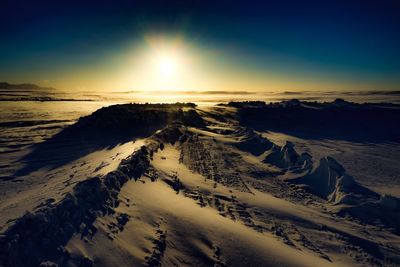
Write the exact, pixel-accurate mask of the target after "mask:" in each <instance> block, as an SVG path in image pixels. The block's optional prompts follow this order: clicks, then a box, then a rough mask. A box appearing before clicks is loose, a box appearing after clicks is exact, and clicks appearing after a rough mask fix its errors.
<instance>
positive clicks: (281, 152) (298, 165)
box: [263, 141, 312, 171]
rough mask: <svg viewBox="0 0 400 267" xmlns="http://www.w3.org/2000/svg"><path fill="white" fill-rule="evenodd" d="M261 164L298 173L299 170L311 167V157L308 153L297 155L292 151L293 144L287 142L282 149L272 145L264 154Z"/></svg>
mask: <svg viewBox="0 0 400 267" xmlns="http://www.w3.org/2000/svg"><path fill="white" fill-rule="evenodd" d="M263 162H264V163H268V164H271V165H274V166H277V167H279V168H281V169H286V170H287V169H291V170H292V171H298V170H299V169H302V170H304V169H307V168H309V167H311V164H312V157H311V155H310V154H308V153H303V154H301V155H299V154H298V153H297V152H296V150H295V149H294V144H293V143H292V142H289V141H287V142H286V144H285V145H284V146H283V147H280V146H277V145H275V144H274V145H273V146H272V147H271V149H270V150H269V151H267V152H266V156H265V159H264V160H263Z"/></svg>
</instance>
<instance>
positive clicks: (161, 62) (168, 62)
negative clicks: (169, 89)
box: [156, 53, 179, 78]
mask: <svg viewBox="0 0 400 267" xmlns="http://www.w3.org/2000/svg"><path fill="white" fill-rule="evenodd" d="M178 67H179V60H178V58H177V56H176V55H174V54H172V53H163V54H160V55H157V58H156V69H157V71H158V72H159V74H160V75H161V76H162V77H164V78H171V77H172V76H175V75H176V74H177V72H178V70H179V68H178Z"/></svg>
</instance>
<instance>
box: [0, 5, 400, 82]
mask: <svg viewBox="0 0 400 267" xmlns="http://www.w3.org/2000/svg"><path fill="white" fill-rule="evenodd" d="M0 10H1V16H0V36H1V42H0V80H4V81H12V82H29V81H32V82H35V81H41V80H43V79H47V78H48V77H49V78H48V79H51V77H52V75H55V73H57V75H60V73H66V72H68V71H69V70H70V69H72V68H76V69H87V68H91V67H93V66H100V65H105V64H107V63H106V62H104V61H105V60H106V59H107V55H109V54H113V53H115V51H118V50H123V49H125V47H126V46H128V45H130V44H131V43H132V41H133V40H136V39H140V38H142V37H143V35H144V34H146V32H148V31H151V32H160V33H164V34H175V33H179V34H181V35H184V36H185V38H187V39H188V40H189V41H190V42H192V43H196V44H198V46H200V47H204V48H207V49H214V50H218V51H223V52H224V55H225V56H226V55H228V57H229V55H231V62H233V63H238V64H239V63H242V66H243V68H246V69H248V70H252V71H254V70H257V72H259V73H262V72H263V70H265V72H273V73H278V74H279V75H280V76H281V77H285V76H288V77H292V76H293V77H298V78H299V79H300V80H301V77H302V76H306V77H307V78H306V79H305V80H308V81H309V80H312V79H313V77H315V79H316V80H318V81H324V79H326V80H327V82H332V79H337V82H338V83H346V82H349V81H350V82H351V83H360V84H368V83H370V84H374V86H377V87H382V88H377V89H385V88H386V87H387V88H389V87H390V88H395V87H397V85H400V78H399V77H400V51H399V48H400V1H378V0H377V1H368V0H364V1H352V0H348V1H274V2H272V1H142V3H140V2H139V1H18V0H17V1H4V0H3V1H1V4H0ZM305 66H307V69H305ZM46 73H48V75H46Z"/></svg>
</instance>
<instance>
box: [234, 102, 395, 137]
mask: <svg viewBox="0 0 400 267" xmlns="http://www.w3.org/2000/svg"><path fill="white" fill-rule="evenodd" d="M229 105H230V106H234V107H237V108H238V119H239V121H240V123H241V124H242V125H243V126H248V127H252V128H254V129H256V130H258V131H265V130H270V131H277V132H283V133H287V134H291V135H295V136H301V137H303V138H316V139H320V138H329V139H342V140H352V141H369V142H371V141H372V142H380V141H400V106H398V105H393V104H355V103H350V102H346V101H343V100H336V101H334V102H331V103H316V102H300V101H298V100H292V101H286V102H281V103H275V104H268V105H267V104H265V103H264V104H262V103H259V102H256V103H254V104H253V103H251V102H250V103H230V104H229Z"/></svg>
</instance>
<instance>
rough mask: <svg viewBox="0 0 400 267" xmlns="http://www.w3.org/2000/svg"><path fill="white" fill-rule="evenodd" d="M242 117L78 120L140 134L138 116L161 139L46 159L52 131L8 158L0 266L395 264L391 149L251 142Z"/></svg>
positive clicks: (273, 135) (396, 206)
mask: <svg viewBox="0 0 400 267" xmlns="http://www.w3.org/2000/svg"><path fill="white" fill-rule="evenodd" d="M239 111H240V108H238V107H235V106H233V105H223V106H203V107H202V106H200V107H193V106H184V105H183V106H182V105H177V106H169V105H163V106H153V105H146V106H134V107H132V106H131V105H122V106H118V107H116V108H108V109H104V110H103V112H98V113H96V114H94V115H91V116H90V117H88V119H86V120H80V122H79V123H78V124H77V125H78V127H76V126H74V127H75V128H74V127H72V129H73V133H74V135H73V136H76V133H78V134H79V135H80V134H82V135H87V132H81V130H82V129H85V131H88V132H89V133H96V132H98V131H100V129H103V130H109V129H110V128H112V129H126V128H125V127H128V129H130V128H135V129H140V128H144V127H145V128H146V127H147V128H148V126H146V125H145V124H146V123H144V122H143V121H142V119H143V118H144V119H147V120H148V121H147V124H154V125H160V129H159V130H158V131H154V132H152V133H148V132H146V133H145V134H144V133H141V134H140V136H139V135H136V134H132V136H131V137H130V139H129V140H127V139H126V138H123V139H121V141H120V142H115V140H114V141H113V143H112V145H110V146H104V144H103V143H102V145H101V146H96V147H95V148H96V149H93V148H91V149H89V150H85V149H86V148H85V146H82V143H78V146H77V147H73V148H71V147H68V149H67V148H65V149H59V151H58V152H59V153H58V156H57V157H56V158H54V155H55V154H54V153H53V152H54V151H51V150H48V149H47V148H48V147H46V142H50V143H51V142H52V141H51V140H52V139H54V137H52V135H51V134H49V135H48V137H47V138H46V139H47V141H44V143H43V144H44V145H41V143H40V142H39V143H38V144H37V145H36V146H33V147H31V148H30V150H26V151H24V152H23V153H22V152H19V151H15V153H22V155H18V154H13V153H9V155H11V154H12V155H14V157H15V158H14V160H16V164H12V163H9V165H10V167H9V168H8V169H6V170H3V172H4V173H3V175H2V179H1V183H0V188H1V193H0V200H1V201H0V214H1V220H0V223H1V228H0V229H1V230H0V231H1V233H2V234H1V236H0V248H1V249H0V265H4V266H37V265H40V266H56V264H57V265H58V266H161V265H162V266H187V265H191V266H256V265H260V266H382V265H388V266H395V265H399V264H400V236H399V235H400V227H399V225H400V200H399V199H398V198H396V196H397V197H398V196H399V191H398V188H399V187H398V186H399V183H398V180H399V177H398V173H399V172H398V169H397V166H396V165H397V164H396V162H397V161H398V159H399V150H398V144H397V143H396V142H394V141H390V143H388V142H379V143H368V142H362V143H357V142H354V141H348V140H346V141H344V140H332V139H310V138H301V137H298V136H297V137H296V136H294V135H291V134H287V133H279V132H277V131H256V130H254V129H252V128H250V127H247V126H246V125H244V124H243V121H242V120H241V119H240V116H239V115H238V114H240V112H239ZM142 114H145V115H146V116H143V115H142ZM149 114H153V115H151V116H150V115H149ZM154 114H158V115H154ZM159 114H161V115H159ZM117 116H119V117H117ZM131 116H133V119H132V118H131ZM114 117H115V120H113V121H112V122H111V123H110V121H107V122H106V124H105V125H107V126H106V127H104V123H105V122H104V121H102V119H104V118H114ZM118 118H124V119H118ZM135 121H137V122H139V121H140V123H136V124H135V123H133V122H135ZM176 121H180V122H176ZM121 123H123V124H124V125H122V126H123V127H122V128H121V125H120V124H121ZM82 124H83V126H84V127H83V128H82V127H79V125H80V126H82ZM88 125H89V126H88ZM67 129H71V127H67V128H63V127H62V128H60V129H58V131H60V130H61V132H63V131H64V132H68V130H67ZM274 130H276V129H274ZM70 132H71V130H70ZM133 132H134V133H136V131H133ZM114 133H115V132H112V134H114ZM39 135H40V133H39ZM66 136H70V135H66ZM112 136H113V138H116V136H115V135H112ZM64 137H65V136H64ZM97 138H101V139H104V140H105V141H107V140H108V139H107V137H106V136H102V135H100V137H97ZM49 140H50V141H49ZM60 140H61V141H63V140H64V139H57V141H60ZM85 140H87V139H85ZM104 140H102V141H104ZM110 140H111V139H110ZM97 141H98V140H97ZM85 142H86V141H85ZM51 144H52V145H53V146H52V147H51V149H54V144H53V143H51ZM55 144H56V145H58V144H59V143H55ZM67 144H68V145H70V144H71V143H67ZM59 145H60V147H62V145H63V144H62V143H61V144H59ZM64 145H65V144H64ZM43 146H44V147H46V149H42V150H43V151H44V153H41V154H33V155H40V156H42V154H45V155H44V157H43V158H40V159H36V158H34V159H32V157H29V156H28V157H27V155H30V154H32V153H37V152H35V150H36V151H42V150H41V147H43ZM63 151H69V152H71V153H73V154H74V155H75V156H74V157H71V156H70V155H68V154H63ZM85 151H88V152H87V153H86V152H85ZM78 152H79V153H78ZM47 153H48V154H47ZM49 155H50V158H48V157H46V156H49ZM18 157H22V158H24V159H28V160H27V161H23V160H22V159H19V158H18ZM38 160H39V162H38ZM43 161H44V162H43ZM46 163H48V164H46ZM29 164H32V165H34V166H35V168H30V167H29V166H27V165H29ZM378 166H379V168H380V169H379V168H378ZM21 169H22V170H24V171H23V172H21ZM390 195H392V196H390ZM26 212H28V213H26Z"/></svg>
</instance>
